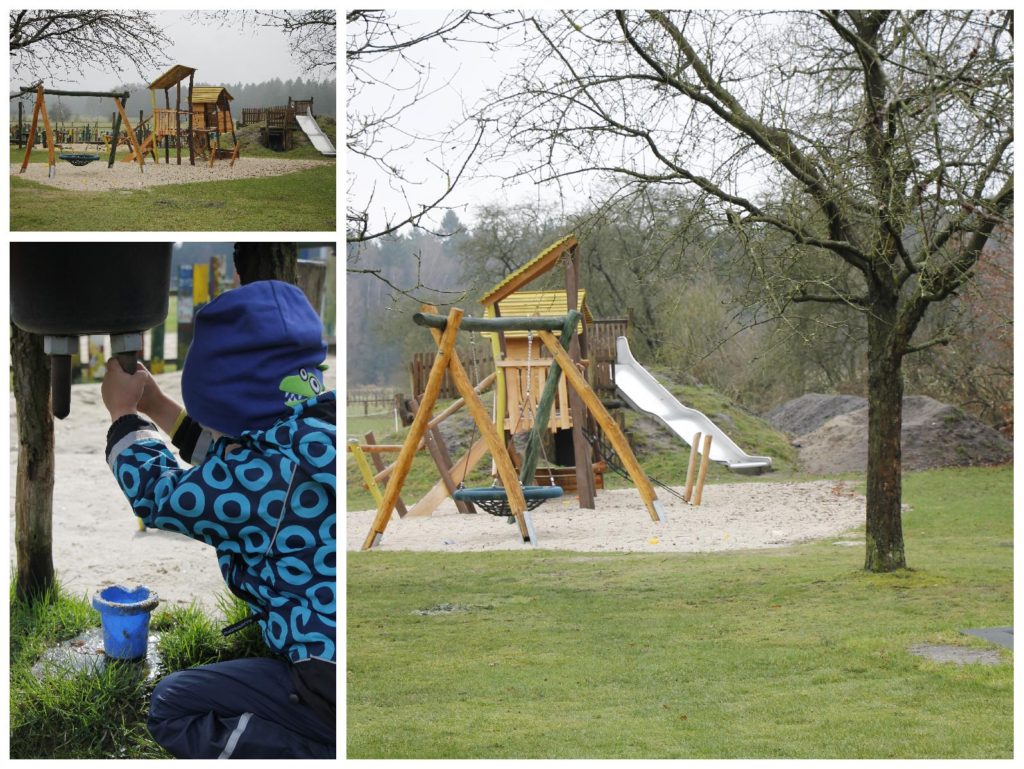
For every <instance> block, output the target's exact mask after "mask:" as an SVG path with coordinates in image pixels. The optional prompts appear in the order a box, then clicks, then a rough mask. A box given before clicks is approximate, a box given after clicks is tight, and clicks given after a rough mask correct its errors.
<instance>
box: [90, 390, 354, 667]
mask: <svg viewBox="0 0 1024 769" xmlns="http://www.w3.org/2000/svg"><path fill="white" fill-rule="evenodd" d="M335 435H336V427H335V393H334V392H327V393H323V394H321V395H319V396H317V397H313V398H309V399H307V400H304V401H300V402H299V403H296V404H294V405H292V406H291V407H290V410H289V411H288V412H287V413H284V414H283V415H282V417H281V418H280V419H279V420H278V421H277V422H276V423H274V424H273V425H271V426H270V427H269V428H267V429H266V430H254V431H247V432H242V433H241V435H240V437H238V438H230V437H227V436H225V437H222V438H220V439H218V440H217V441H215V442H213V443H212V445H210V447H209V449H208V450H207V453H206V454H205V457H204V458H200V457H196V458H195V460H194V461H196V460H200V459H201V461H200V462H199V464H197V465H196V466H194V467H192V468H189V469H182V468H181V467H180V466H179V464H178V462H177V460H176V459H175V456H174V454H173V453H172V451H171V449H170V447H169V446H168V445H167V443H166V441H165V440H164V438H163V437H162V436H161V435H160V433H159V432H157V430H156V427H155V426H154V425H153V424H152V423H151V422H148V421H146V420H145V419H143V418H142V417H139V416H137V415H134V414H133V415H129V416H126V417H122V418H121V419H119V420H117V421H116V422H115V423H114V424H113V425H111V427H110V430H109V432H108V434H107V452H106V455H107V462H108V464H109V465H110V468H111V469H112V470H113V472H114V477H115V478H116V479H117V482H118V485H119V486H120V487H121V490H122V491H123V492H124V494H125V496H126V497H127V498H128V501H129V502H130V503H131V506H132V509H133V511H134V512H135V514H136V515H137V516H138V517H139V518H141V519H142V521H143V523H144V524H145V525H146V526H147V527H149V528H156V529H164V530H167V531H175V532H178V533H181V534H185V535H186V536H189V537H192V538H193V539H198V540H201V541H203V542H205V543H206V544H208V545H211V546H213V547H214V548H215V549H216V552H217V561H218V563H219V565H220V570H221V574H222V575H223V577H224V580H225V582H226V583H227V585H228V587H229V589H230V590H231V592H232V593H234V594H235V595H237V596H238V597H239V598H241V599H243V600H244V601H245V602H246V603H247V604H248V605H249V607H250V608H251V609H252V611H253V613H254V614H255V615H257V616H258V617H259V625H260V629H261V631H262V634H263V639H264V641H265V642H266V644H267V646H268V647H269V648H270V649H271V650H273V651H275V652H278V653H280V654H281V655H283V656H285V657H287V658H288V659H289V660H291V661H292V662H293V663H298V662H304V661H307V660H321V661H323V662H331V663H334V662H335V661H336V652H335V630H336V623H337V615H336V545H335V527H336V510H337V507H336V501H335V494H336V485H335V484H336V478H335V463H336V459H335Z"/></svg>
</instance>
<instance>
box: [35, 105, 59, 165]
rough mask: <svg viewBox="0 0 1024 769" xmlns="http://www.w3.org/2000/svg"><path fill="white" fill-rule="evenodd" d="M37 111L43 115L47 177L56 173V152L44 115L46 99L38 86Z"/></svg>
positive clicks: (48, 120)
mask: <svg viewBox="0 0 1024 769" xmlns="http://www.w3.org/2000/svg"><path fill="white" fill-rule="evenodd" d="M37 93H38V94H39V111H40V112H41V113H42V115H43V128H44V129H45V130H46V162H47V164H48V166H49V168H48V170H47V174H46V175H47V176H52V175H54V174H56V173H57V157H56V150H55V148H54V146H53V131H52V130H51V129H50V117H49V115H47V114H46V97H45V96H44V95H43V87H42V86H39V88H38V90H37Z"/></svg>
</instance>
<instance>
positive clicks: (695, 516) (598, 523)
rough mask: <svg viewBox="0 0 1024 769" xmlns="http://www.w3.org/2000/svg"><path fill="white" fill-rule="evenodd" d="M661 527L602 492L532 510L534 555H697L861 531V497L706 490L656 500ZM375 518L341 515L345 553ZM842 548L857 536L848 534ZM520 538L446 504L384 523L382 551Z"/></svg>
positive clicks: (784, 487) (764, 489)
mask: <svg viewBox="0 0 1024 769" xmlns="http://www.w3.org/2000/svg"><path fill="white" fill-rule="evenodd" d="M658 497H659V498H660V499H661V500H662V502H663V505H664V509H665V514H666V517H667V518H668V521H667V522H666V523H655V522H654V521H652V520H651V518H650V515H649V514H648V513H647V510H646V508H645V507H644V506H643V503H642V502H640V497H639V495H638V494H637V492H636V491H635V490H634V489H620V490H614V491H600V492H598V494H597V509H596V510H580V509H579V508H578V507H577V506H576V498H575V497H568V498H565V499H563V500H556V501H554V502H548V503H546V504H544V505H542V506H541V507H539V508H537V509H536V510H534V511H533V513H532V516H533V525H534V529H535V530H536V533H537V547H540V548H544V549H548V550H580V551H585V552H625V551H635V552H645V553H653V552H669V553H699V552H713V551H722V550H743V549H750V548H766V547H783V546H785V545H792V544H795V543H797V542H804V541H807V540H813V539H825V538H827V537H838V536H840V535H844V534H850V532H851V530H853V529H857V528H858V527H862V526H863V525H864V498H863V497H861V496H859V495H857V494H855V493H854V492H853V491H852V490H851V489H850V488H849V486H848V485H846V484H843V483H837V482H833V481H814V482H810V483H733V484H721V485H719V484H716V485H713V486H706V487H705V489H704V498H703V501H702V504H701V506H700V507H691V506H689V505H687V504H686V503H684V502H683V501H682V500H680V499H678V498H676V497H674V496H672V495H669V494H667V493H665V492H660V493H659V494H658ZM373 516H374V511H372V510H364V511H360V512H350V513H349V514H348V526H347V528H348V549H349V550H358V549H359V548H360V547H361V546H362V543H363V540H364V539H365V537H366V534H367V532H368V531H369V530H370V524H371V522H372V521H373ZM848 539H850V540H856V539H860V540H861V541H863V535H859V536H858V535H856V534H850V536H849V537H848ZM524 547H529V545H524V544H523V542H522V540H521V539H520V537H519V529H518V527H517V526H515V525H508V524H507V523H506V520H505V519H504V518H501V517H495V516H492V515H487V514H486V513H480V514H477V515H460V514H459V513H458V512H456V510H455V505H454V503H453V502H452V501H451V500H450V499H449V500H446V501H445V503H444V504H442V505H441V507H439V508H438V510H437V511H436V512H435V513H434V515H433V516H431V517H429V518H405V519H404V520H403V519H399V517H398V515H397V514H395V515H394V516H393V517H392V520H391V522H390V523H389V525H388V527H387V529H386V530H385V532H384V538H383V540H382V541H381V544H380V545H379V546H378V549H380V550H433V551H460V550H520V549H522V548H524Z"/></svg>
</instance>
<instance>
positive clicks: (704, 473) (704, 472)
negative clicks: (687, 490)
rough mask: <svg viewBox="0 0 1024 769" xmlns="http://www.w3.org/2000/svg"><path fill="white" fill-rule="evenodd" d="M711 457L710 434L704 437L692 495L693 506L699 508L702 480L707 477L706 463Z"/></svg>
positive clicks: (702, 489)
mask: <svg viewBox="0 0 1024 769" xmlns="http://www.w3.org/2000/svg"><path fill="white" fill-rule="evenodd" d="M710 457H711V434H710V433H708V434H707V435H705V436H704V452H703V454H702V455H701V458H700V472H699V473H698V474H697V489H696V491H694V493H693V506H694V507H700V500H701V497H702V496H703V494H704V479H705V478H707V475H708V461H709V459H710Z"/></svg>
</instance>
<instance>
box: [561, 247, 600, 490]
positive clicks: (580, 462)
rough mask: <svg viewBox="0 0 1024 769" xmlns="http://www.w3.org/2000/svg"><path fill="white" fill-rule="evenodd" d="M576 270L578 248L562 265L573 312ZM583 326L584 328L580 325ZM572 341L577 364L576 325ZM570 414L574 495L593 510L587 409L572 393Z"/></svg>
mask: <svg viewBox="0 0 1024 769" xmlns="http://www.w3.org/2000/svg"><path fill="white" fill-rule="evenodd" d="M578 268H579V248H578V247H576V246H574V247H573V248H571V249H570V250H569V260H568V262H567V263H566V265H565V298H566V309H567V310H573V311H574V310H576V303H577V301H578V300H579V284H578V275H577V269H578ZM580 325H583V324H580ZM572 332H573V333H572V337H571V340H570V342H569V357H570V358H571V359H572V362H573V363H574V364H575V363H579V362H580V358H581V357H582V355H581V349H582V348H581V346H580V339H579V336H578V335H577V334H576V324H575V323H574V324H573V326H572ZM569 412H570V413H571V414H572V451H573V460H574V461H575V463H576V494H577V496H578V498H579V504H580V507H581V508H583V509H585V510H593V509H594V507H595V504H594V496H595V489H594V485H595V484H594V469H593V467H592V461H593V460H592V458H591V456H590V444H589V443H588V442H587V440H586V438H584V437H583V425H585V424H586V421H587V407H586V406H585V405H584V404H583V400H582V399H581V398H580V396H579V395H578V394H577V393H576V392H575V391H574V390H573V391H570V392H569Z"/></svg>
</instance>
